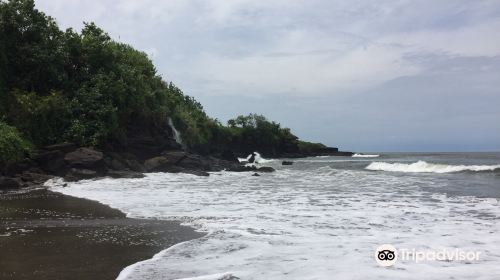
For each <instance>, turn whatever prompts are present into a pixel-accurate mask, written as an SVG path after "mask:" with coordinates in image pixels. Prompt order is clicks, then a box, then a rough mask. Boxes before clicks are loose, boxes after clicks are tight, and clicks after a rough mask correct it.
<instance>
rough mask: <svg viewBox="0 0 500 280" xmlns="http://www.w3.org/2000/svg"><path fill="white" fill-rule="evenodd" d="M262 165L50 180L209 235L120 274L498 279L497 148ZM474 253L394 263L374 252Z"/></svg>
mask: <svg viewBox="0 0 500 280" xmlns="http://www.w3.org/2000/svg"><path fill="white" fill-rule="evenodd" d="M281 161H282V160H281V159H280V160H271V159H270V160H264V159H261V162H260V163H259V165H261V166H272V167H274V168H275V169H276V172H274V173H261V174H260V175H261V176H252V174H253V173H252V172H243V173H236V172H213V173H211V174H210V176H209V177H197V176H194V175H189V174H172V173H150V174H147V176H146V177H145V178H141V179H110V178H105V179H99V180H85V181H79V182H74V183H69V184H68V186H67V187H63V186H62V184H61V182H60V181H57V180H54V181H52V182H48V183H47V184H48V185H50V186H51V189H52V190H54V191H57V192H61V193H64V194H67V195H72V196H76V197H82V198H88V199H92V200H97V201H99V202H102V203H104V204H108V205H110V206H111V207H114V208H117V209H119V210H121V211H123V212H125V213H126V214H127V215H128V216H129V217H134V218H147V219H165V220H181V221H183V223H184V224H186V225H190V226H192V227H194V228H196V229H197V230H199V231H203V232H206V233H207V234H206V235H205V236H204V237H201V238H199V239H194V240H191V241H187V242H184V243H179V244H177V245H174V246H173V247H170V248H165V250H164V251H161V252H158V254H157V255H155V256H154V257H153V258H152V259H149V260H144V261H142V262H139V263H136V264H133V265H131V266H129V267H126V268H124V270H123V271H122V272H121V274H120V276H119V277H118V279H197V280H201V279H225V280H229V279H384V280H387V279H499V277H500V200H499V199H500V153H383V154H379V155H377V154H373V155H371V156H367V155H355V156H354V157H314V158H304V159H292V161H293V162H294V164H293V165H290V166H282V165H281ZM382 244H391V245H393V246H394V247H395V248H397V249H402V248H405V249H408V250H410V249H413V250H414V252H415V250H417V251H426V252H427V251H432V250H450V251H451V250H457V249H458V250H462V251H473V252H479V253H480V255H479V258H478V259H474V260H469V259H467V260H450V259H446V260H442V259H440V260H438V259H434V260H423V261H420V262H416V261H414V260H403V259H401V258H400V259H398V260H397V261H396V263H395V264H394V265H392V266H388V267H382V266H380V265H379V264H378V263H377V261H376V259H375V258H376V257H375V251H376V248H377V247H378V246H379V245H382Z"/></svg>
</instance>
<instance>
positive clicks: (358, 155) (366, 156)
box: [352, 154, 380, 158]
mask: <svg viewBox="0 0 500 280" xmlns="http://www.w3.org/2000/svg"><path fill="white" fill-rule="evenodd" d="M379 156H380V155H365V154H354V155H352V157H358V158H376V157H379Z"/></svg>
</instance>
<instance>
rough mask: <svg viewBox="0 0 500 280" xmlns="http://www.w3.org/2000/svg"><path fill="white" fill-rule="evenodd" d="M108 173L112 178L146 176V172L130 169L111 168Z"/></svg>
mask: <svg viewBox="0 0 500 280" xmlns="http://www.w3.org/2000/svg"><path fill="white" fill-rule="evenodd" d="M106 175H108V176H109V177H111V178H130V179H132V178H144V174H142V173H139V172H135V171H130V170H128V171H127V170H110V171H108V173H107V174H106Z"/></svg>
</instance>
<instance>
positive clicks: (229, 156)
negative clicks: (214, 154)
mask: <svg viewBox="0 0 500 280" xmlns="http://www.w3.org/2000/svg"><path fill="white" fill-rule="evenodd" d="M220 158H221V159H223V160H227V161H231V162H239V161H238V157H236V155H235V154H234V153H233V151H231V150H225V151H223V152H222V153H221V154H220Z"/></svg>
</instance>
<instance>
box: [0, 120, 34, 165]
mask: <svg viewBox="0 0 500 280" xmlns="http://www.w3.org/2000/svg"><path fill="white" fill-rule="evenodd" d="M31 149H32V145H31V143H29V142H28V141H26V140H25V139H23V138H22V137H21V135H20V134H19V131H17V129H16V128H15V127H12V126H9V125H7V124H5V123H3V122H1V121H0V168H4V167H5V166H7V165H8V164H9V163H11V162H15V161H20V160H22V159H24V158H25V157H26V156H28V155H29V154H30V152H31Z"/></svg>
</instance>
